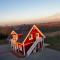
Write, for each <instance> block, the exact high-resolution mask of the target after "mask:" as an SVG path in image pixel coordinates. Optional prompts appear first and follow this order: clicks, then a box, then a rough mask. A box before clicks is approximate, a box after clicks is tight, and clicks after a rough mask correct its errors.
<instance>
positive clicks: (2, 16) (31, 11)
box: [0, 0, 60, 25]
mask: <svg viewBox="0 0 60 60" xmlns="http://www.w3.org/2000/svg"><path fill="white" fill-rule="evenodd" d="M59 2H60V1H59V0H53V1H51V0H29V1H28V0H0V25H12V24H28V23H38V22H40V23H44V22H49V21H50V20H49V21H48V19H47V20H46V19H45V18H47V17H48V18H49V16H53V15H54V14H57V13H60V3H59ZM39 19H40V20H39ZM44 19H45V20H44ZM51 21H52V20H51Z"/></svg>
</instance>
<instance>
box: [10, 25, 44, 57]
mask: <svg viewBox="0 0 60 60" xmlns="http://www.w3.org/2000/svg"><path fill="white" fill-rule="evenodd" d="M27 28H28V29H27ZM44 38H45V35H44V34H43V33H42V32H41V31H40V30H39V29H38V28H37V26H36V25H33V26H32V27H25V26H24V27H23V28H22V27H20V28H19V29H16V30H14V31H12V32H11V40H10V41H11V47H12V50H13V51H15V52H16V51H18V52H19V51H21V53H22V54H23V55H24V56H25V55H26V56H29V55H30V54H31V53H32V52H37V51H38V50H39V49H43V47H44Z"/></svg>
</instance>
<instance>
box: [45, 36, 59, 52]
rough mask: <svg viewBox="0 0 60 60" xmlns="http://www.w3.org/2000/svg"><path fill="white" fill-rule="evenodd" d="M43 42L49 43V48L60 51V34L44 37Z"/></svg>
mask: <svg viewBox="0 0 60 60" xmlns="http://www.w3.org/2000/svg"><path fill="white" fill-rule="evenodd" d="M45 43H48V44H50V46H49V48H52V49H55V50H59V51H60V36H54V37H48V38H46V39H45Z"/></svg>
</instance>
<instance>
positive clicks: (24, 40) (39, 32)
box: [23, 25, 45, 43]
mask: <svg viewBox="0 0 60 60" xmlns="http://www.w3.org/2000/svg"><path fill="white" fill-rule="evenodd" d="M33 28H36V29H37V30H38V31H39V33H40V34H41V35H42V36H43V37H44V38H45V35H44V34H43V33H42V32H41V31H40V30H39V29H38V28H37V27H36V26H35V25H33V27H32V28H31V30H30V31H29V33H28V35H27V36H26V38H25V39H24V41H23V43H24V42H25V41H26V39H27V38H28V36H29V35H30V33H31V31H32V29H33Z"/></svg>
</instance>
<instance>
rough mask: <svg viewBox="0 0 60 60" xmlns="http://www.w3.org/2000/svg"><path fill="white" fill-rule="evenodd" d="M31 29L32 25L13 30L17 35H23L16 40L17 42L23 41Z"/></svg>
mask: <svg viewBox="0 0 60 60" xmlns="http://www.w3.org/2000/svg"><path fill="white" fill-rule="evenodd" d="M31 28H32V25H22V26H21V27H18V28H17V29H15V30H14V31H15V32H16V33H17V34H22V35H23V36H22V37H21V38H19V39H18V42H23V41H24V39H25V37H26V36H27V34H28V32H29V31H30V29H31Z"/></svg>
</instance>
